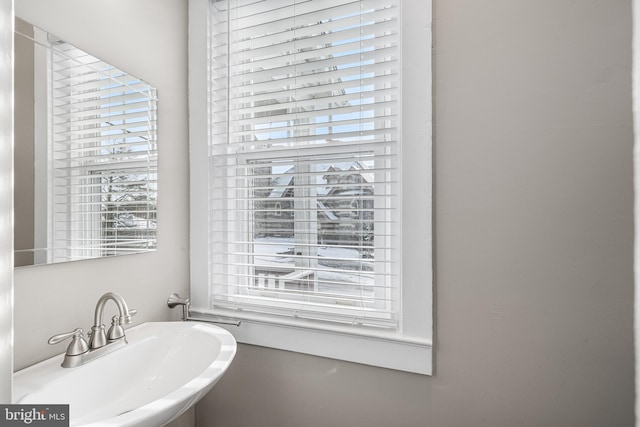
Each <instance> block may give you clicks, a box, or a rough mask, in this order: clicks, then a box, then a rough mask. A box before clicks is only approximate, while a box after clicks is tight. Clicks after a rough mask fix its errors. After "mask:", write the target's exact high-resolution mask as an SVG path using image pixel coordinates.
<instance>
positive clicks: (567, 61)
mask: <svg viewBox="0 0 640 427" xmlns="http://www.w3.org/2000/svg"><path fill="white" fill-rule="evenodd" d="M405 1H419V0H405ZM433 2H434V71H433V72H434V76H433V79H434V114H435V116H434V125H435V126H434V129H435V135H434V147H435V153H434V154H435V165H434V168H435V197H436V201H435V227H434V234H435V238H436V243H435V254H436V260H435V268H436V283H435V292H436V294H435V307H436V314H435V319H436V326H435V331H436V341H435V344H436V359H435V375H434V376H433V377H423V376H420V375H412V374H407V373H400V372H395V371H390V370H385V369H378V368H371V367H367V366H362V365H355V364H350V363H344V362H337V361H332V360H328V359H319V358H314V357H309V356H303V355H299V354H294V353H287V352H282V351H277V350H268V349H263V348H258V347H250V346H240V348H239V351H238V355H237V359H236V361H235V362H234V363H233V364H232V366H231V368H230V371H229V372H228V373H227V374H226V375H225V376H224V377H223V379H222V380H221V382H220V383H218V385H217V386H216V387H215V388H214V390H213V391H212V392H211V393H210V394H209V395H208V396H207V397H206V398H205V399H204V400H203V401H202V402H201V403H200V404H199V405H198V407H197V411H196V418H197V420H198V426H200V427H210V426H214V425H217V426H224V427H233V426H247V427H248V426H274V427H275V426H277V427H286V426H292V427H294V426H295V427H299V426H304V427H314V426H318V427H320V426H323V427H326V426H350V427H358V426H374V427H376V426H380V427H388V426H394V427H397V426H402V425H406V426H412V427H414V426H436V427H446V426H451V427H464V426H474V427H483V426H487V427H489V426H491V427H513V426H518V427H521V426H525V427H526V426H532V427H533V426H571V427H573V426H581V427H583V426H598V427H600V426H604V425H606V426H616V427H624V426H631V425H633V419H634V418H633V401H634V396H633V393H634V391H633V374H634V372H633V344H632V343H633V339H632V337H633V331H632V324H633V322H632V316H633V277H632V241H633V235H632V234H633V222H632V221H633V220H632V206H633V193H632V177H631V175H632V158H631V154H632V127H631V77H630V72H631V70H630V66H631V65H630V64H631V44H630V41H631V2H630V1H629V0H624V1H623V0H607V1H606V2H605V1H601V2H597V1H595V2H594V1H591V0H589V1H587V0H585V1H577V0H574V1H557V0H520V1H512V0H489V1H484V2H478V1H476V0H433ZM89 3H90V4H89ZM96 3H100V4H96ZM16 7H17V9H20V8H27V9H29V11H30V12H31V13H32V14H33V15H36V16H37V17H38V19H40V20H42V21H44V20H45V19H47V20H49V19H50V18H53V21H54V22H55V28H54V27H50V28H47V29H49V30H51V31H52V32H54V33H57V34H59V35H61V36H63V37H67V38H69V39H71V37H70V36H71V35H73V36H75V37H80V36H81V37H80V39H81V40H82V43H77V44H78V46H79V47H81V48H83V49H85V50H88V51H90V52H94V53H95V54H96V55H97V56H101V57H103V58H104V59H106V60H109V61H111V62H113V63H114V65H118V66H120V65H121V66H122V68H124V69H125V70H127V71H129V72H131V73H133V74H136V75H139V76H140V77H142V78H144V79H146V80H148V81H149V82H151V83H152V84H154V85H155V86H157V87H158V88H159V96H160V103H159V116H160V117H159V123H160V130H159V137H160V143H159V145H160V160H159V161H160V184H159V188H160V189H159V191H160V194H159V203H160V207H159V209H160V214H159V223H160V224H159V250H158V252H157V253H155V254H145V255H136V256H129V257H122V258H113V259H106V260H93V261H82V262H79V263H71V264H59V265H53V266H44V267H29V268H25V269H18V270H17V271H16V286H15V292H16V295H15V298H16V326H15V333H16V337H15V338H16V343H15V355H16V368H20V367H24V366H27V365H28V364H31V363H33V362H36V361H39V360H42V359H44V358H45V357H47V356H50V355H52V354H55V353H58V352H60V351H61V349H60V348H55V347H51V346H47V345H46V339H47V337H48V336H50V335H52V334H53V333H57V332H62V331H66V330H71V329H73V328H74V327H76V326H84V327H85V328H86V327H88V326H89V323H90V320H91V318H92V313H93V305H94V304H95V301H96V299H97V298H98V297H99V296H100V294H101V293H102V292H104V291H106V290H114V291H116V292H120V293H122V294H123V295H124V296H125V297H127V298H128V300H130V301H131V304H130V305H131V306H132V307H136V308H138V309H139V310H140V315H139V319H138V322H139V321H143V320H162V319H165V318H169V317H171V316H174V314H173V313H169V312H168V311H167V310H166V309H165V308H164V300H165V299H166V297H167V295H168V293H170V292H172V291H174V290H176V291H181V292H186V289H187V280H188V271H187V269H188V254H187V246H188V241H187V235H188V233H187V230H188V215H187V207H186V206H187V193H188V183H187V170H188V163H187V158H188V156H187V150H188V149H187V136H188V135H187V116H186V2H184V1H181V0H138V1H136V2H130V1H127V0H96V1H92V2H85V1H82V0H55V1H52V0H18V1H17V4H16ZM124 8H126V12H124V11H123V9H124ZM144 9H147V10H148V11H149V13H148V14H146V15H145V14H142V11H143V10H144ZM137 12H140V14H139V15H138V16H136V15H135V13H137ZM78 16H81V17H82V18H83V19H82V20H78V19H77V18H76V17H78ZM116 18H117V19H116ZM115 22H117V31H115V30H112V29H110V28H109V26H110V25H115V24H114V23H115ZM34 23H38V22H35V21H34ZM134 24H135V25H134ZM106 34H110V35H112V36H113V40H112V39H109V38H107V37H105V35H106ZM140 48H142V50H141V49H140ZM425 78H427V76H425Z"/></svg>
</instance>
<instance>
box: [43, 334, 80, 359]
mask: <svg viewBox="0 0 640 427" xmlns="http://www.w3.org/2000/svg"><path fill="white" fill-rule="evenodd" d="M83 332H84V331H83V330H82V328H76V329H74V330H73V331H71V332H65V333H62V334H58V335H54V336H52V337H51V338H49V340H48V341H47V342H48V343H49V344H52V345H53V344H58V343H61V342H62V341H64V340H66V339H68V338H71V343H70V344H69V346H68V347H67V355H68V356H77V355H79V354H82V353H86V352H87V351H89V345H88V344H87V341H85V339H84V336H83Z"/></svg>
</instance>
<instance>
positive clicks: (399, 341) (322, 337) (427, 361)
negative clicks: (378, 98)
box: [194, 310, 432, 375]
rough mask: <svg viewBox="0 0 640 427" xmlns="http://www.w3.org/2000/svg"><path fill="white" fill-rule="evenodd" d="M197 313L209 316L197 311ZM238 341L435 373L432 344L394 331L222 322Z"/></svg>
mask: <svg viewBox="0 0 640 427" xmlns="http://www.w3.org/2000/svg"><path fill="white" fill-rule="evenodd" d="M195 311H196V313H194V314H196V316H197V315H198V314H199V315H200V316H203V317H204V316H207V314H204V313H197V310H195ZM218 326H220V327H222V328H224V329H226V330H227V331H229V332H230V333H231V334H233V336H234V337H235V339H236V341H237V342H239V343H243V344H251V345H256V346H261V347H270V348H275V349H279V350H287V351H293V352H297V353H303V354H309V355H313V356H320V357H327V358H330V359H337V360H344V361H348V362H354V363H361V364H365V365H371V366H377V367H381V368H387V369H394V370H400V371H405V372H412V373H417V374H422V375H431V374H432V343H431V341H429V340H425V339H416V338H410V337H402V336H398V335H396V334H391V333H381V332H375V331H374V332H368V333H365V334H359V333H358V334H356V333H353V332H349V331H347V330H341V328H340V327H335V328H332V329H327V328H324V327H323V329H320V328H310V327H309V325H308V324H302V323H297V322H296V321H295V320H291V321H286V320H285V321H283V322H280V323H273V322H270V321H268V320H265V319H258V318H256V319H242V323H241V325H240V326H238V327H236V326H230V325H223V324H220V325H218Z"/></svg>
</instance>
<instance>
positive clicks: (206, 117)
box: [189, 0, 432, 374]
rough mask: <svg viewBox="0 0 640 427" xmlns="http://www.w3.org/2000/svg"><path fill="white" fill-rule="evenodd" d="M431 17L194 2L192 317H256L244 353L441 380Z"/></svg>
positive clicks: (356, 4)
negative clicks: (312, 358) (257, 348)
mask: <svg viewBox="0 0 640 427" xmlns="http://www.w3.org/2000/svg"><path fill="white" fill-rule="evenodd" d="M416 14H417V15H416ZM429 17H430V4H429V2H422V1H420V2H418V1H415V2H409V1H404V2H401V1H400V0H352V1H349V0H327V1H322V2H319V1H308V0H307V1H303V0H263V1H259V0H258V1H256V0H209V1H207V0H191V1H190V54H189V57H190V88H191V90H190V108H191V111H190V112H191V114H190V116H191V123H190V132H191V153H192V156H191V162H192V163H191V171H192V176H191V185H192V191H191V195H192V199H191V200H192V204H191V211H192V218H191V227H192V247H191V254H192V284H191V299H192V304H193V310H194V311H197V312H200V313H202V314H206V315H215V316H220V317H230V318H235V319H241V320H243V324H242V326H241V327H239V328H238V329H232V332H233V333H234V335H235V336H236V338H237V339H238V341H240V342H247V343H251V344H257V345H265V346H271V347H275V348H281V349H287V350H293V351H300V352H305V353H310V354H316V355H321V356H327V357H334V358H339V359H344V360H350V361H354V362H360V363H368V364H372V365H376V366H383V367H388V368H394V369H402V370H407V371H412V372H420V373H425V374H429V373H431V276H432V273H431V259H430V257H431V237H430V222H431V220H430V218H431V216H430V212H431V211H430V194H431V184H430V182H431V181H430V164H431V157H430V146H431V141H430V32H429V29H428V26H427V25H425V22H426V23H429V22H430V19H429ZM425 20H426V21H425ZM401 28H402V32H401ZM411 32H413V33H414V34H413V35H414V36H415V37H417V38H414V39H413V40H412V43H410V44H408V43H404V44H403V43H402V40H406V39H407V38H408V37H411ZM418 37H419V38H418ZM401 55H402V56H401ZM407 55H416V56H415V61H414V60H413V56H411V57H412V60H411V66H405V67H403V66H402V65H403V63H407V62H406V58H407V57H408V56H407ZM403 58H405V60H404V62H403ZM407 109H408V110H407ZM202 229H206V230H208V233H202V232H201V230H202Z"/></svg>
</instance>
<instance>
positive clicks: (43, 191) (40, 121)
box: [14, 19, 157, 266]
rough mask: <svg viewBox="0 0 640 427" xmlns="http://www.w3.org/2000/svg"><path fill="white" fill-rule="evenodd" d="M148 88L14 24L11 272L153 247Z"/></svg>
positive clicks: (152, 108)
mask: <svg viewBox="0 0 640 427" xmlns="http://www.w3.org/2000/svg"><path fill="white" fill-rule="evenodd" d="M156 109H157V96H156V90H155V88H153V87H151V86H149V85H148V84H147V83H145V82H143V81H141V80H140V79H138V78H136V77H133V76H131V75H129V74H127V73H125V72H123V71H121V70H119V69H117V68H115V67H113V66H111V65H109V64H107V63H106V62H104V61H101V60H99V59H97V58H95V57H94V56H91V55H90V54H88V53H86V52H84V51H82V50H80V49H78V48H76V47H75V46H73V45H71V44H69V43H67V42H65V41H63V40H60V39H59V38H57V37H55V36H53V35H52V34H49V33H47V32H45V31H43V30H41V29H39V28H37V27H34V26H33V25H30V24H28V23H26V22H25V21H22V20H20V19H16V37H15V125H16V126H15V159H14V163H15V194H14V200H15V202H14V203H15V250H16V251H15V265H16V266H25V265H34V264H45V263H55V262H64V261H75V260H81V259H88V258H97V257H103V256H111V255H124V254H131V253H139V252H148V251H152V250H155V248H156V211H157V138H156Z"/></svg>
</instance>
